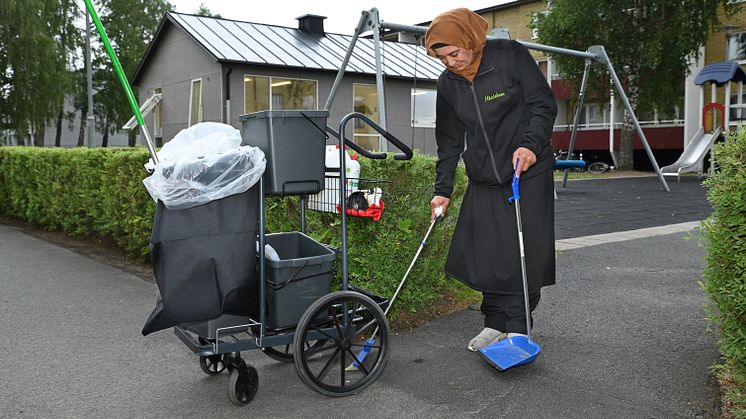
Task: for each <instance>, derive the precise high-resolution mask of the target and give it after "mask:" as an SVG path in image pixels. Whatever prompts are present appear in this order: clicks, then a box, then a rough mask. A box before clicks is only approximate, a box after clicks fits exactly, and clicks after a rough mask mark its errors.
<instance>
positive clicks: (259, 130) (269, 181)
mask: <svg viewBox="0 0 746 419" xmlns="http://www.w3.org/2000/svg"><path fill="white" fill-rule="evenodd" d="M328 116H329V112H328V111H261V112H254V113H250V114H246V115H241V117H240V118H239V119H240V121H241V137H242V138H243V142H242V144H243V145H251V146H255V147H259V148H260V149H261V150H262V151H263V152H264V154H265V156H266V157H267V168H266V170H265V171H264V188H265V192H264V193H265V194H267V195H281V196H282V195H303V194H315V193H318V192H319V191H321V190H322V189H324V159H325V146H326V132H325V129H326V119H327V117H328Z"/></svg>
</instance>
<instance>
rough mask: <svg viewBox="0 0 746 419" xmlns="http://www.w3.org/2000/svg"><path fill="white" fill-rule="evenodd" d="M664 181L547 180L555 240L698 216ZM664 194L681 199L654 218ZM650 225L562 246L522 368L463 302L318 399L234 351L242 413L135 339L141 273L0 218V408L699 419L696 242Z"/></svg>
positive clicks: (141, 310)
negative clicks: (504, 359)
mask: <svg viewBox="0 0 746 419" xmlns="http://www.w3.org/2000/svg"><path fill="white" fill-rule="evenodd" d="M670 186H671V193H670V194H667V193H665V192H663V191H661V190H660V186H659V184H657V179H655V178H638V179H635V180H629V179H614V180H599V181H583V182H573V183H571V184H570V187H569V188H566V189H562V188H561V187H558V194H559V200H558V201H557V217H558V223H557V224H558V234H557V238H558V239H569V238H576V239H577V237H579V236H588V235H597V234H605V233H612V232H615V231H618V230H614V229H612V228H611V227H609V223H610V222H606V223H603V222H598V223H593V224H594V225H595V227H594V228H588V227H587V226H586V225H585V223H586V222H587V221H588V220H590V219H596V218H598V219H603V218H604V217H606V219H608V220H617V221H618V225H625V226H626V225H629V224H631V223H636V224H635V225H639V228H645V227H653V226H656V224H655V222H656V221H655V220H664V221H665V222H666V224H681V223H687V222H690V221H696V220H698V219H699V220H701V219H703V218H705V217H706V216H707V215H708V212H707V211H706V207H707V203H706V201H704V203H703V202H702V201H703V199H704V191H703V190H701V188H699V185H698V184H695V182H681V183H680V184H677V183H673V182H672V183H671V184H670ZM594 190H595V191H598V192H597V193H598V195H593V193H594V192H593V191H594ZM604 194H608V195H609V196H610V197H606V196H605V195H604ZM614 194H617V195H619V196H620V197H621V199H619V200H614V199H612V198H613V196H614ZM635 194H637V196H640V199H639V200H637V199H632V198H631V197H632V196H635ZM640 200H641V201H643V202H648V203H652V202H655V203H656V205H660V206H661V207H655V206H648V213H649V214H646V215H647V216H646V217H645V220H644V221H638V220H636V219H634V217H632V216H629V214H628V213H629V212H630V211H631V209H632V208H636V207H637V206H638V205H639V202H640ZM599 201H602V202H604V204H603V205H598V206H597V207H596V206H594V205H591V203H595V202H599ZM675 202H679V203H682V202H686V203H687V205H686V207H685V208H686V210H676V211H674V212H670V210H669V212H670V214H673V215H668V214H669V213H663V214H656V213H658V212H660V211H664V210H663V209H662V207H665V206H668V207H666V208H674V207H675ZM573 206H579V207H582V208H584V211H573V209H572V207H573ZM594 207H595V208H597V209H598V212H597V213H596V214H592V213H590V212H586V211H585V209H587V210H588V211H590V209H591V208H594ZM581 212H582V214H581ZM562 214H564V215H565V216H564V219H563V226H562V227H560V226H559V225H560V222H559V218H560V216H561V215H562ZM697 217H699V218H697ZM657 225H661V224H657ZM573 229H576V230H581V231H584V233H582V234H579V235H574V234H572V232H573V231H574V230H573ZM610 229H611V231H609V230H610ZM656 231H657V232H658V233H660V235H655V236H649V237H642V238H639V237H638V238H634V237H633V236H632V233H625V234H626V235H627V236H629V237H628V238H627V239H625V240H623V241H614V242H613V243H606V244H594V245H589V246H582V247H577V248H569V249H565V250H563V251H562V252H561V253H560V255H559V256H558V260H557V266H558V276H557V285H555V286H553V287H549V288H547V289H546V290H545V292H544V294H543V297H542V302H541V304H540V305H539V308H538V309H537V311H536V312H535V317H536V328H535V329H534V338H535V339H536V340H537V341H538V342H539V343H540V344H541V345H542V346H543V352H542V354H541V356H540V357H539V358H538V359H537V361H536V362H535V363H534V364H531V365H528V366H525V367H520V368H516V369H513V370H510V371H507V372H505V373H498V372H497V371H496V370H494V369H493V368H492V367H490V366H488V365H487V364H486V363H485V362H484V361H482V360H481V358H479V357H478V355H476V354H473V353H470V352H468V351H466V349H465V346H466V342H467V341H468V340H469V338H470V337H471V336H472V335H473V334H474V333H476V331H478V330H479V329H480V328H481V317H480V315H479V313H477V312H474V311H469V310H466V311H463V312H460V313H456V314H454V315H452V316H448V317H445V318H441V319H438V320H436V321H433V322H431V323H429V324H427V325H426V326H424V327H421V328H419V329H416V330H414V331H412V332H407V333H402V334H400V335H398V336H394V337H393V338H392V341H391V343H390V344H391V353H390V358H389V365H388V367H387V369H386V371H384V373H383V375H382V376H381V378H379V379H378V381H377V382H376V383H374V384H373V385H372V386H371V387H369V388H368V389H366V390H365V391H364V392H363V393H361V394H359V395H356V396H352V397H347V398H341V399H338V398H335V399H331V398H327V397H325V396H322V395H319V394H317V393H315V392H313V391H312V390H310V389H308V388H307V387H305V385H303V384H302V383H301V381H300V380H299V379H298V377H297V374H296V372H295V369H294V368H295V367H294V366H293V365H292V364H279V363H276V362H274V361H272V360H271V359H269V358H268V357H267V356H265V355H264V354H262V353H261V352H260V351H249V352H246V353H244V354H243V355H244V358H245V359H246V360H247V361H248V362H251V363H252V364H253V365H255V366H256V367H257V369H258V371H259V380H260V384H259V392H258V394H257V396H256V398H255V399H254V401H253V402H252V403H251V404H250V405H248V406H246V407H243V408H239V407H235V406H233V405H231V404H230V402H229V401H228V398H227V396H226V388H227V376H226V375H225V374H223V375H221V376H217V377H208V376H206V375H205V374H204V373H202V372H201V371H200V369H199V366H198V362H197V357H195V356H194V355H192V354H191V352H190V351H189V350H188V349H187V348H186V347H184V346H183V345H182V344H181V343H180V342H179V341H178V339H177V338H176V337H175V336H173V334H172V333H170V332H168V331H164V332H159V333H155V334H153V335H150V336H148V337H142V336H141V335H140V333H139V332H140V328H141V326H142V323H143V322H144V320H145V318H146V317H147V315H148V314H149V313H150V310H151V309H152V307H153V304H154V303H155V298H156V297H155V292H156V286H155V284H154V283H152V282H146V281H142V280H141V279H139V278H137V277H134V276H132V275H129V274H127V273H125V272H123V271H120V270H117V269H115V268H112V267H110V266H107V265H103V264H100V263H97V262H95V261H92V260H90V259H87V258H85V257H82V256H79V255H77V254H75V253H73V252H71V251H69V250H66V249H64V248H61V247H58V246H55V245H52V244H49V243H47V242H44V241H41V240H37V239H35V238H32V237H30V236H27V235H25V234H23V233H21V232H20V231H18V230H17V229H14V228H12V227H8V226H2V225H0V287H1V289H2V290H3V292H2V293H0V319H2V321H0V333H2V334H3V336H5V339H3V341H2V343H1V344H0V346H1V347H2V352H0V362H2V364H3V365H5V366H6V368H5V371H6V374H5V382H4V383H3V385H2V386H0V406H2V412H3V413H2V415H0V416H3V417H6V416H7V417H40V416H52V417H201V416H210V417H236V416H237V415H250V416H252V417H280V418H286V417H287V418H306V417H309V416H316V417H324V418H326V417H332V418H336V417H339V418H343V417H344V418H348V417H383V416H386V417H407V418H412V417H414V418H420V417H422V418H426V417H427V418H430V417H475V418H481V417H505V418H544V417H546V418H549V417H551V418H588V417H604V418H617V417H618V418H628V417H635V418H637V417H645V418H647V417H659V418H662V417H666V418H676V417H681V418H685V417H686V418H691V417H714V416H715V415H716V413H717V412H716V408H717V390H718V389H717V386H716V385H715V384H714V383H713V382H712V381H711V379H710V372H709V370H708V367H709V366H710V365H712V364H713V363H715V362H716V361H717V358H718V352H717V349H716V348H715V344H714V342H715V340H716V337H715V336H714V335H712V334H709V333H707V332H706V327H707V324H706V321H705V320H704V316H705V313H704V308H703V307H704V303H705V301H706V297H705V295H704V293H703V292H702V291H701V290H700V289H699V286H698V284H697V281H699V280H700V279H701V274H702V256H703V251H702V249H701V248H700V247H699V246H698V243H697V240H696V239H694V240H686V238H687V236H689V235H690V234H691V232H677V233H673V234H670V233H667V232H666V231H665V230H661V229H658V230H656Z"/></svg>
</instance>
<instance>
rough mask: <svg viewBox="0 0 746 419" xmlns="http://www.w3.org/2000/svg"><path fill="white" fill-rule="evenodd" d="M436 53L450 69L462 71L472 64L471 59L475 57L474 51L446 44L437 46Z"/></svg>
mask: <svg viewBox="0 0 746 419" xmlns="http://www.w3.org/2000/svg"><path fill="white" fill-rule="evenodd" d="M435 55H436V56H437V57H438V59H439V60H440V62H442V63H443V64H445V66H446V67H448V69H449V70H456V71H461V70H463V69H465V68H466V67H468V66H469V64H471V60H472V58H474V51H473V50H470V49H465V48H459V47H454V46H451V45H446V46H444V47H440V48H436V49H435Z"/></svg>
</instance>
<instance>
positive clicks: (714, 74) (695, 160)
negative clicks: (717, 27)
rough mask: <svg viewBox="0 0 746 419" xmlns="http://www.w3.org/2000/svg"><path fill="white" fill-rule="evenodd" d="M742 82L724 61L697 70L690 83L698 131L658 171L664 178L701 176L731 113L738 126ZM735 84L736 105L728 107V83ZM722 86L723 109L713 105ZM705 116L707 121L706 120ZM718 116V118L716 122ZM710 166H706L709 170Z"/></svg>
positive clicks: (744, 77) (741, 73)
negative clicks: (695, 98)
mask: <svg viewBox="0 0 746 419" xmlns="http://www.w3.org/2000/svg"><path fill="white" fill-rule="evenodd" d="M744 81H746V72H744V71H743V69H741V66H739V65H738V63H737V62H735V61H727V62H721V63H714V64H709V65H706V66H705V67H704V68H702V70H700V72H699V74H698V75H697V77H696V78H695V79H694V84H696V85H698V86H699V107H700V109H702V113H701V114H700V115H699V127H700V128H699V130H697V133H696V134H695V135H694V137H693V138H692V139H691V140H689V142H688V143H687V144H686V145H685V146H684V152H683V153H682V154H681V156H680V157H679V159H678V160H676V162H675V163H673V164H672V165H669V166H666V167H664V168H662V169H661V171H662V172H663V175H664V176H676V178H677V179H680V176H681V174H682V173H685V172H694V171H696V172H697V175H698V176H700V177H701V176H702V170H703V166H704V159H705V156H706V155H707V153H708V152H709V151H710V150H711V149H712V145H713V144H714V143H715V141H716V140H717V139H718V138H719V137H720V136H721V134H723V132H727V131H729V130H730V125H731V124H730V115H731V112H730V111H731V110H735V115H736V118H737V120H738V123H739V125H740V123H741V121H742V117H741V115H742V112H743V107H744V104H743V99H742V97H743V82H744ZM732 82H738V96H737V103H736V104H731V103H730V96H731V94H730V92H731V83H732ZM706 83H710V89H711V90H710V103H707V104H705V103H704V101H705V87H704V85H705V84H706ZM722 86H725V105H723V104H721V103H717V90H716V89H717V87H722ZM708 113H709V114H710V117H709V118H708ZM718 113H719V116H720V117H719V118H718ZM712 167H713V165H710V168H711V169H712Z"/></svg>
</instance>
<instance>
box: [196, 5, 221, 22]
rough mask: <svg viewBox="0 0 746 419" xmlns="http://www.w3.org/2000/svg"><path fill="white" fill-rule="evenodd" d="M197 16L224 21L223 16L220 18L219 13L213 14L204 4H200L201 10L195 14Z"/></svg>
mask: <svg viewBox="0 0 746 419" xmlns="http://www.w3.org/2000/svg"><path fill="white" fill-rule="evenodd" d="M194 14H195V15H197V16H206V17H216V18H218V19H222V18H223V16H220V14H219V13H212V12H211V11H210V9H208V8H207V6H205V4H204V3H200V5H199V9H197V11H196V12H195V13H194Z"/></svg>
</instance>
